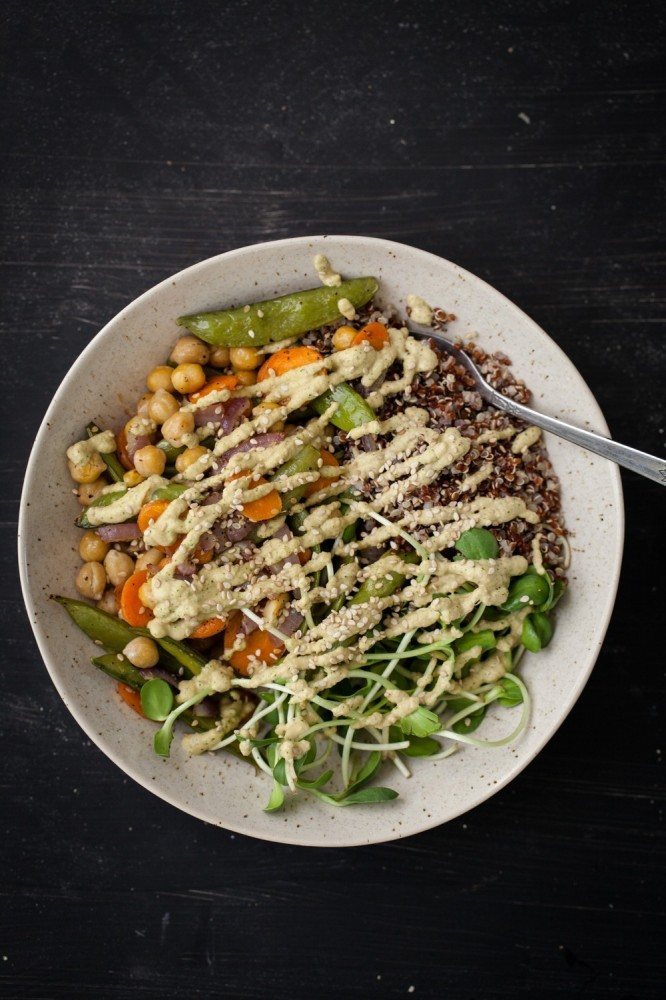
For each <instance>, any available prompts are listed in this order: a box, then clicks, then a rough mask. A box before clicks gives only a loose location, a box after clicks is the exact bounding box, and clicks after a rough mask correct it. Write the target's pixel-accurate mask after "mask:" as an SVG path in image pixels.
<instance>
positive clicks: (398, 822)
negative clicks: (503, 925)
mask: <svg viewBox="0 0 666 1000" xmlns="http://www.w3.org/2000/svg"><path fill="white" fill-rule="evenodd" d="M318 252H324V253H327V254H328V255H329V257H330V258H331V260H332V263H333V265H334V267H335V268H336V269H337V270H339V271H341V272H342V273H343V275H345V276H353V275H359V274H374V275H375V276H376V277H377V278H378V279H379V281H380V286H381V300H382V301H383V302H385V303H388V302H391V303H393V304H394V305H396V306H397V307H398V309H399V310H404V302H405V298H406V296H407V294H408V293H410V292H416V293H418V294H420V295H423V296H424V298H426V299H427V300H428V301H429V302H430V303H431V304H433V305H440V306H443V307H444V308H446V309H448V310H449V311H451V312H453V313H455V314H456V316H457V317H458V318H457V320H456V321H455V322H454V323H453V324H452V325H451V327H450V330H451V331H452V332H453V333H455V334H463V335H464V334H468V333H470V332H472V331H473V332H474V333H475V335H476V339H477V340H478V342H479V343H480V344H481V346H483V347H484V348H486V349H490V350H501V351H504V352H505V353H506V354H507V355H508V356H509V357H510V358H511V359H512V361H513V367H514V371H515V372H516V373H517V374H518V375H519V376H520V377H521V378H524V379H525V381H526V382H527V384H528V385H529V386H530V388H531V389H532V391H533V394H534V405H535V407H536V408H537V409H541V410H543V411H544V412H547V413H550V414H552V415H554V416H561V417H563V418H565V419H568V420H570V421H571V422H573V423H578V424H580V425H581V426H585V427H589V428H591V429H592V430H596V431H600V432H602V433H607V427H606V424H605V422H604V419H603V416H602V414H601V412H600V410H599V407H598V406H597V404H596V402H595V400H594V397H593V396H592V393H591V392H590V390H589V389H588V388H587V386H586V385H585V383H584V382H583V380H582V378H581V376H580V375H579V374H578V372H577V370H576V369H575V367H574V366H573V364H572V363H571V362H570V361H569V360H568V358H567V357H566V356H565V355H564V354H563V353H562V351H561V350H560V349H559V348H558V347H557V345H556V344H554V343H553V341H551V340H550V338H549V337H547V336H546V334H545V333H544V332H543V331H542V330H541V329H540V328H539V327H538V326H537V325H536V324H535V323H534V322H533V321H532V320H530V319H529V318H528V317H527V316H526V315H525V314H524V313H522V312H521V311H520V310H519V309H518V308H517V307H516V306H515V305H513V304H512V303H511V302H509V301H508V300H507V299H506V298H504V297H503V296H502V295H501V294H500V293H498V292H497V291H495V290H494V289H492V288H491V287H490V286H489V285H487V284H485V283H484V282H482V281H481V280H480V279H478V278H476V277H474V276H473V275H471V274H469V273H468V272H466V271H464V270H462V269H461V268H459V267H457V266H456V265H455V264H452V263H450V262H448V261H445V260H442V259H440V258H438V257H434V256H433V255H431V254H428V253H424V252H423V251H420V250H416V249H414V248H412V247H406V246H403V245H401V244H396V243H391V242H388V241H385V240H377V239H369V238H363V237H337V236H336V237H330V236H329V237H319V238H317V237H302V238H298V239H291V240H281V241H279V242H275V243H264V244H260V245H257V246H252V247H246V248H243V249H241V250H235V251H232V252H230V253H227V254H222V255H221V256H219V257H215V258H211V259H210V260H206V261H203V262H202V263H200V264H196V265H194V266H193V267H190V268H188V269H187V270H185V271H182V272H181V273H180V274H177V275H175V276H174V277H173V278H170V279H168V280H167V281H164V282H162V283H161V284H160V285H158V286H156V287H155V288H153V289H151V290H150V291H148V292H146V293H145V294H144V295H142V296H141V297H140V298H139V299H137V300H136V301H134V302H133V303H132V304H131V305H129V306H128V307H127V308H126V309H124V310H123V311H122V312H121V313H120V314H119V315H118V316H116V317H115V318H114V319H113V320H112V321H111V322H110V323H109V324H108V325H107V326H106V327H105V328H104V329H103V330H102V331H101V332H100V333H99V334H98V335H97V336H96V337H95V338H94V340H93V341H92V342H91V343H90V344H89V346H88V347H87V348H86V350H85V351H84V352H83V354H82V355H81V357H80V358H79V359H78V361H77V362H76V363H75V364H74V366H73V367H72V369H71V370H70V372H69V373H68V375H67V377H66V378H65V380H64V381H63V383H62V385H61V387H60V389H59V390H58V393H57V394H56V396H55V397H54V399H53V402H52V404H51V406H50V408H49V410H48V412H47V415H46V417H45V419H44V423H43V425H42V427H41V429H40V432H39V434H38V436H37V439H36V441H35V445H34V448H33V453H32V455H31V460H30V464H29V467H28V472H27V474H26V479H25V485H24V493H23V498H22V504H21V516H20V531H19V558H20V564H21V566H20V568H21V578H22V584H23V590H24V596H25V600H26V605H27V607H28V612H29V615H30V619H31V622H32V625H33V629H34V631H35V635H36V638H37V641H38V644H39V647H40V650H41V653H42V656H43V657H44V660H45V663H46V665H47V667H48V669H49V672H50V674H51V676H52V678H53V681H54V683H55V684H56V686H57V688H58V690H59V692H60V694H61V695H62V697H63V699H64V701H65V703H66V704H67V706H68V707H69V709H70V711H71V712H72V714H73V715H74V717H75V718H76V719H77V721H78V722H79V723H80V725H81V726H82V727H83V729H84V730H85V731H86V733H87V734H88V736H89V737H90V738H91V739H92V740H93V741H94V742H95V743H96V744H97V745H98V746H99V747H100V748H101V749H102V750H103V751H104V752H105V753H106V754H107V755H108V756H109V757H111V759H112V760H114V761H115V762H116V763H117V764H118V766H119V767H121V768H122V769H123V770H124V771H125V772H127V773H128V774H129V775H130V776H131V777H133V778H135V779H136V780H137V781H139V782H140V783H141V784H143V785H144V786H145V787H146V788H148V789H149V790H150V791H152V792H155V793H156V794H158V795H160V796H161V797H163V798H164V799H166V800H167V801H169V802H171V803H173V804H174V805H176V806H178V807H179V808H181V809H184V810H186V811H187V812H189V813H192V814H193V815H195V816H198V817H200V818H202V819H204V820H206V821H208V822H210V823H214V824H217V825H219V826H223V827H226V828H228V829H230V830H235V831H239V832H242V833H246V834H250V835H252V836H257V837H262V838H265V839H269V840H277V841H285V842H290V843H299V844H309V845H317V846H344V845H352V844H365V843H373V842H379V841H385V840H390V839H393V838H397V837H402V836H406V835H408V834H412V833H416V832H418V831H420V830H423V829H427V828H428V827H431V826H435V825H436V824H438V823H442V822H445V821H446V820H449V819H452V818H453V817H455V816H458V815H460V814H461V813H463V812H465V811H466V810H468V809H470V808H472V807H473V806H474V805H477V804H478V803H479V802H481V801H483V800H484V799H485V798H488V797H489V796H490V795H492V794H493V793H494V792H496V791H497V790H498V789H499V788H501V787H502V786H503V785H504V784H506V783H507V782H508V781H509V780H510V779H511V778H512V777H513V776H514V775H515V774H517V773H518V771H519V770H521V769H522V768H523V767H524V766H525V765H526V764H527V763H528V762H529V761H530V760H531V759H532V758H533V757H534V756H535V754H536V753H537V752H538V750H539V749H540V748H541V747H542V746H543V745H544V743H545V742H546V741H547V740H548V739H549V738H550V736H552V734H553V733H554V732H555V730H556V729H557V727H558V726H559V725H560V723H561V722H562V721H563V719H564V718H565V716H566V715H567V713H568V711H569V710H570V708H571V706H572V705H573V703H574V702H575V700H576V698H577V697H578V695H579V694H580V691H581V690H582V687H583V685H584V683H585V681H586V679H587V677H588V676H589V673H590V671H591V669H592V667H593V665H594V661H595V659H596V656H597V653H598V651H599V648H600V646H601V643H602V641H603V637H604V634H605V631H606V626H607V624H608V619H609V617H610V612H611V609H612V604H613V600H614V597H615V590H616V587H617V579H618V575H619V568H620V561H621V554H622V534H623V510H622V496H621V490H620V480H619V474H618V471H617V469H616V468H615V467H614V466H612V465H610V464H609V463H607V462H605V461H604V460H602V459H600V458H597V457H595V456H593V455H589V454H587V453H586V452H584V451H582V450H580V449H577V448H575V447H574V446H573V445H569V444H567V443H566V442H563V441H560V440H559V439H556V438H552V437H550V438H549V439H548V447H549V450H550V454H551V458H552V461H553V463H554V466H555V470H556V472H557V473H558V475H559V478H560V481H561V484H562V495H563V505H564V514H565V518H566V522H567V525H568V527H569V530H570V531H571V533H572V537H571V539H570V541H571V549H572V565H571V570H570V589H569V593H568V594H567V596H566V597H565V598H564V600H563V601H562V603H561V605H560V607H559V609H558V616H557V632H556V636H555V639H554V641H553V643H552V644H551V646H550V647H549V648H548V649H547V650H545V651H544V652H542V653H540V654H539V656H538V657H536V656H530V655H527V656H525V658H524V659H523V661H522V673H523V676H524V678H525V680H526V682H527V684H528V685H529V687H530V690H531V693H532V697H533V710H532V718H531V721H530V725H529V728H528V730H527V731H526V732H525V733H524V734H523V736H522V738H521V740H520V741H519V742H518V743H517V744H515V745H514V746H510V747H504V748H502V749H498V750H492V751H491V750H477V749H473V748H471V747H470V748H465V749H463V750H462V751H461V752H459V753H457V754H455V755H454V756H453V757H451V758H449V759H447V760H443V761H439V762H436V763H428V761H427V760H423V761H416V762H415V766H414V767H413V769H412V770H413V776H412V778H410V779H409V780H407V779H404V778H402V777H401V776H400V775H399V774H398V772H397V771H393V772H392V773H387V774H386V776H385V781H384V783H386V784H390V785H391V786H392V787H394V788H396V789H397V790H398V791H399V793H400V797H399V798H398V799H397V800H396V801H395V802H392V803H389V804H385V805H383V806H375V807H372V806H364V807H355V808H354V809H337V810H335V809H331V808H330V807H327V806H325V805H324V804H323V803H320V802H317V801H313V800H312V799H310V798H309V797H308V798H302V797H299V798H298V799H297V800H295V801H293V802H292V803H290V804H289V806H288V808H287V809H286V810H285V811H284V812H283V813H280V814H276V815H271V814H266V813H264V812H263V811H262V809H263V806H264V805H265V802H266V800H267V798H268V794H269V791H270V789H269V787H268V784H269V783H268V779H267V778H266V776H265V775H263V774H257V773H255V771H254V769H253V768H252V767H250V766H249V765H247V764H244V763H242V762H239V761H237V760H235V759H234V758H232V757H230V756H228V755H226V754H224V753H220V754H217V755H210V754H208V755H205V756H202V757H194V758H189V757H187V755H186V754H184V753H183V752H182V750H181V749H180V747H179V740H178V739H176V740H175V741H174V745H173V751H172V756H171V758H170V759H169V760H167V761H164V760H162V759H160V758H157V757H156V756H155V755H154V754H153V752H152V749H151V741H152V732H153V728H154V727H153V724H151V723H148V722H142V721H141V720H139V718H138V717H137V716H136V715H134V714H133V713H131V711H130V710H129V709H127V708H126V707H125V706H124V705H121V704H120V703H119V702H118V699H117V698H116V696H115V693H114V689H113V685H112V684H111V682H110V681H109V680H108V678H106V677H104V676H103V675H101V674H100V673H99V672H98V671H96V670H95V669H94V668H93V667H92V666H91V665H90V658H91V656H92V655H94V649H93V647H92V644H91V643H90V641H89V640H88V639H86V638H85V636H83V635H82V634H81V633H79V632H78V630H76V629H75V628H74V626H72V625H71V624H70V623H69V621H68V619H67V618H66V616H65V614H64V612H63V611H62V609H61V608H60V607H58V606H57V605H55V604H54V603H53V602H52V601H49V600H48V598H49V595H50V594H53V593H61V594H68V595H74V594H75V590H74V576H75V573H76V569H77V567H78V565H79V559H78V556H77V543H78V532H77V529H76V528H74V526H73V520H74V517H75V516H76V513H77V512H78V510H79V507H78V504H77V502H76V500H75V498H74V497H73V496H72V483H71V480H70V479H69V476H68V473H67V469H66V466H65V461H64V457H63V456H64V451H65V449H66V448H67V446H68V445H69V444H70V443H71V442H72V441H74V440H76V439H78V438H79V437H80V436H81V432H82V428H83V425H84V424H85V423H86V421H87V420H88V419H96V420H98V421H99V422H100V423H101V425H102V426H111V427H115V426H117V425H118V424H119V423H120V422H121V421H122V418H123V417H126V416H127V415H129V414H130V413H131V412H133V407H134V405H135V402H136V400H137V399H138V397H139V396H140V395H141V394H142V392H144V391H145V383H144V375H145V373H146V372H147V371H149V370H150V368H152V367H153V366H154V365H155V364H159V363H161V362H162V360H163V359H164V358H165V356H166V355H167V353H168V349H169V346H170V344H171V343H172V341H173V340H174V339H175V338H176V337H177V336H178V334H179V332H182V331H180V330H179V328H178V327H177V326H176V324H175V322H174V320H175V317H176V316H178V315H181V314H183V313H188V312H195V311H200V310H203V309H208V308H216V307H220V306H227V305H231V304H235V305H241V304H243V303H245V302H251V301H255V300H257V299H263V298H269V297H271V296H273V295H278V294H283V293H284V292H285V291H289V290H297V289H299V288H303V287H308V286H312V285H315V284H317V279H316V275H315V274H314V270H313V267H312V257H313V255H314V254H315V253H318ZM45 543H46V544H45ZM514 711H517V710H514ZM513 724H514V716H512V715H511V714H510V713H509V712H508V711H507V710H499V711H498V712H497V715H496V716H495V715H493V714H492V713H489V717H488V718H487V720H486V721H485V722H484V726H483V728H482V730H481V731H480V735H483V736H488V737H489V738H493V737H495V736H499V735H502V734H503V733H504V732H506V731H508V729H509V728H511V727H512V726H513Z"/></svg>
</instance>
